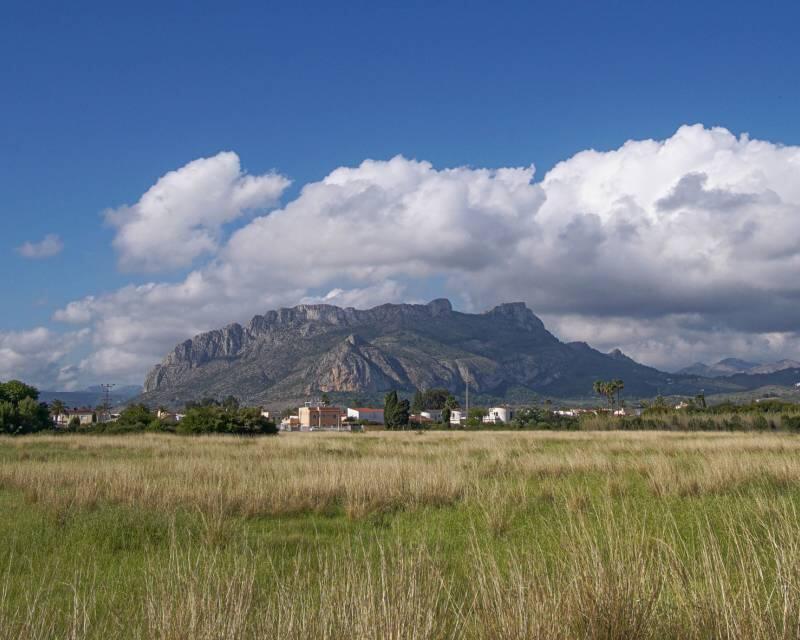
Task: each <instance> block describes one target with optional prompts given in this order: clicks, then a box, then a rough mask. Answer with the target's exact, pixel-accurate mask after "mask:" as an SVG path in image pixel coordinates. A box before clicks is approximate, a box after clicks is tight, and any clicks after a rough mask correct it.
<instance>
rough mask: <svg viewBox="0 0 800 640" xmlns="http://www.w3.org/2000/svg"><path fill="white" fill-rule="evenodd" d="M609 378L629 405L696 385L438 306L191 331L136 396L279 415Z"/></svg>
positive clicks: (518, 323)
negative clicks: (255, 406)
mask: <svg viewBox="0 0 800 640" xmlns="http://www.w3.org/2000/svg"><path fill="white" fill-rule="evenodd" d="M611 377H615V378H622V379H623V380H624V381H625V392H626V394H630V395H634V396H638V397H643V396H654V395H656V394H658V393H665V394H666V393H691V392H694V391H695V390H696V389H697V388H698V383H697V380H696V377H693V378H689V377H681V376H675V375H674V374H667V373H664V372H661V371H658V370H656V369H653V368H651V367H647V366H644V365H642V364H639V363H637V362H635V361H633V360H632V359H630V358H629V357H627V356H625V355H624V354H623V353H622V352H620V351H618V350H615V351H613V352H611V353H610V354H605V353H601V352H600V351H597V350H595V349H593V348H592V347H590V346H589V345H588V344H586V343H585V342H573V343H563V342H561V341H559V340H558V339H557V338H556V337H555V336H554V335H552V334H551V333H550V332H549V331H547V329H545V326H544V324H543V323H542V321H541V320H540V319H539V318H537V317H536V316H535V315H534V314H533V313H532V312H531V310H530V309H528V308H527V307H526V306H525V304H524V303H521V302H514V303H509V304H502V305H499V306H497V307H495V308H494V309H492V310H490V311H487V312H485V313H480V314H469V313H461V312H458V311H454V310H453V308H452V306H451V304H450V302H449V301H448V300H444V299H439V300H434V301H433V302H430V303H429V304H426V305H413V304H385V305H382V306H379V307H375V308H373V309H368V310H358V309H353V308H345V309H343V308H339V307H335V306H330V305H300V306H297V307H293V308H290V309H279V310H277V311H269V312H268V313H266V314H265V315H263V316H262V315H259V316H255V317H254V318H253V319H252V320H251V321H250V323H249V324H248V325H247V326H242V325H239V324H231V325H229V326H227V327H225V328H223V329H218V330H214V331H209V332H207V333H203V334H200V335H198V336H195V337H194V338H192V339H190V340H186V341H185V342H182V343H181V344H179V345H177V346H176V347H175V348H174V349H173V350H172V352H170V353H169V354H168V355H167V356H166V358H164V360H163V361H162V362H161V364H159V365H157V366H156V367H154V368H153V370H152V371H150V373H149V374H148V375H147V379H146V380H145V383H144V390H145V394H144V396H143V399H144V400H145V401H147V402H149V403H151V404H155V403H162V404H166V405H170V406H176V405H181V404H183V403H184V402H186V401H187V400H192V399H197V398H200V397H203V396H213V397H223V396H226V395H228V394H233V395H235V396H237V397H238V398H240V399H241V400H243V401H244V402H247V403H259V404H265V405H272V406H275V405H281V406H283V405H285V404H288V403H290V402H296V401H302V400H303V399H305V398H307V397H309V396H313V395H319V394H320V393H323V392H338V393H345V392H346V393H352V394H366V395H370V394H371V395H374V396H377V395H378V394H379V393H381V392H384V391H386V390H389V389H398V390H405V391H409V392H410V391H413V390H415V389H417V388H433V387H445V388H448V389H450V390H451V391H453V392H454V393H456V394H461V393H463V390H464V386H465V383H466V380H467V379H469V381H470V388H471V390H472V391H473V392H474V393H475V394H476V396H483V397H485V398H496V399H498V400H499V399H503V398H510V397H528V398H530V396H531V394H532V393H537V394H542V395H548V396H552V397H588V396H591V394H592V383H593V381H594V380H596V379H598V378H611ZM712 386H713V383H712V384H710V385H709V387H708V389H707V391H708V390H709V389H710V388H711V387H712ZM720 386H721V387H722V388H727V387H726V385H724V384H723V385H720Z"/></svg>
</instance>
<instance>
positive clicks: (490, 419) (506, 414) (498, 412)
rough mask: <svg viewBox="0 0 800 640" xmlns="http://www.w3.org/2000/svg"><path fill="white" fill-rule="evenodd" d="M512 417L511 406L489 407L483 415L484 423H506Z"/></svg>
mask: <svg viewBox="0 0 800 640" xmlns="http://www.w3.org/2000/svg"><path fill="white" fill-rule="evenodd" d="M513 417H514V410H513V409H512V408H511V407H508V406H505V407H491V408H490V409H489V410H488V411H487V412H486V415H485V416H483V422H484V423H485V424H506V423H508V422H510V421H511V420H512V418H513Z"/></svg>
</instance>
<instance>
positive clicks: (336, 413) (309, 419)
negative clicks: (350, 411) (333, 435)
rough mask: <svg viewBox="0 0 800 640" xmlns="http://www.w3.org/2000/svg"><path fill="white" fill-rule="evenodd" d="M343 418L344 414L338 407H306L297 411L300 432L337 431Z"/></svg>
mask: <svg viewBox="0 0 800 640" xmlns="http://www.w3.org/2000/svg"><path fill="white" fill-rule="evenodd" d="M343 417H344V412H343V411H342V410H341V409H340V408H339V407H325V406H322V405H317V406H306V407H300V410H299V411H298V418H299V419H300V429H301V430H311V429H339V428H341V426H342V418H343Z"/></svg>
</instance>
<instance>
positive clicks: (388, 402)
mask: <svg viewBox="0 0 800 640" xmlns="http://www.w3.org/2000/svg"><path fill="white" fill-rule="evenodd" d="M395 411H397V391H390V392H389V393H387V394H386V395H385V396H384V398H383V424H384V426H385V427H386V428H387V429H394V423H395V420H394V414H395Z"/></svg>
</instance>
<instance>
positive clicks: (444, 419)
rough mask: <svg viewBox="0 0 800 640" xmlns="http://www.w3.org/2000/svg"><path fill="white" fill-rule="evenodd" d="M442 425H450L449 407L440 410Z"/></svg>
mask: <svg viewBox="0 0 800 640" xmlns="http://www.w3.org/2000/svg"><path fill="white" fill-rule="evenodd" d="M442 424H446V425H448V426H449V425H450V407H445V408H444V409H442Z"/></svg>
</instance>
